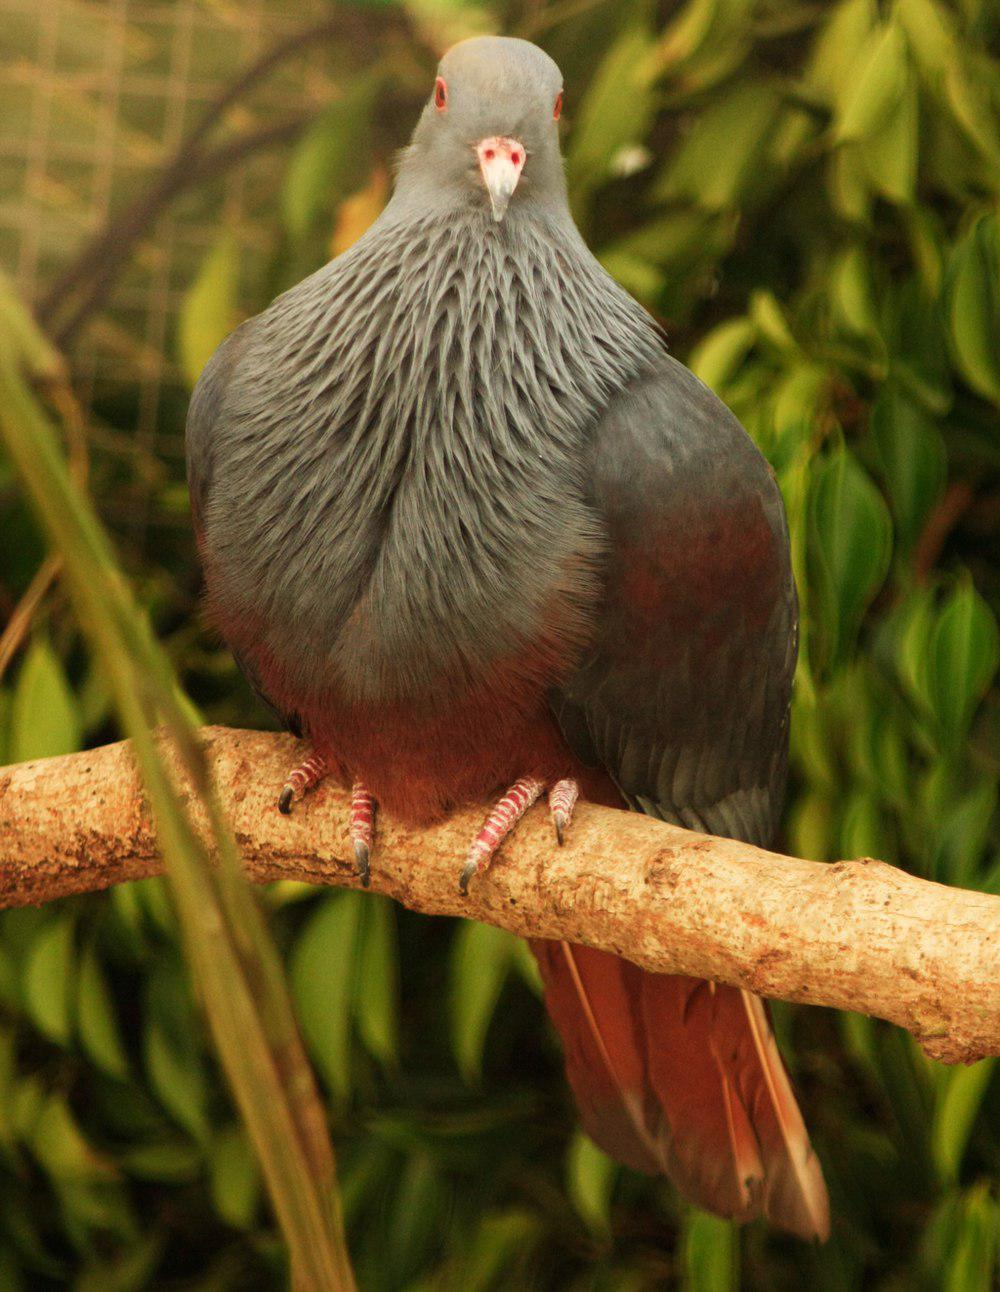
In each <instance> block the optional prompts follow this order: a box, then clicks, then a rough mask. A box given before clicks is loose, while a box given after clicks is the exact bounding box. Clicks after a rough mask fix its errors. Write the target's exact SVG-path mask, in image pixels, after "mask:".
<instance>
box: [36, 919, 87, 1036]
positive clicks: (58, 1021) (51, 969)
mask: <svg viewBox="0 0 1000 1292" xmlns="http://www.w3.org/2000/svg"><path fill="white" fill-rule="evenodd" d="M74 959H75V957H74V953H73V918H72V916H70V915H69V914H60V915H57V916H56V917H55V918H54V919H52V920H49V921H48V922H47V923H46V924H44V925H43V926H42V929H41V931H40V932H39V934H38V936H37V937H36V938H35V940H34V942H33V943H32V944H31V949H30V951H29V952H28V959H27V963H26V964H25V969H24V1003H25V1005H26V1006H27V1009H28V1013H29V1014H30V1015H31V1017H32V1019H33V1020H34V1022H35V1023H36V1024H37V1026H38V1027H39V1029H40V1030H41V1031H42V1032H44V1033H45V1035H46V1036H47V1037H49V1039H50V1040H52V1041H56V1042H57V1043H58V1044H59V1045H66V1043H67V1042H68V1041H69V1037H70V1029H71V1017H72V1015H71V1001H72V993H73V987H74V984H75V980H76V969H75V965H74Z"/></svg>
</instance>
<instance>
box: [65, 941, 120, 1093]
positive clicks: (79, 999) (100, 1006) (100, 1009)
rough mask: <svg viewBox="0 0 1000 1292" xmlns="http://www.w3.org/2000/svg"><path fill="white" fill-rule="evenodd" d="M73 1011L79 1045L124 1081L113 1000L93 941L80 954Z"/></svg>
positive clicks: (114, 1075)
mask: <svg viewBox="0 0 1000 1292" xmlns="http://www.w3.org/2000/svg"><path fill="white" fill-rule="evenodd" d="M76 1014H77V1024H76V1025H77V1031H78V1033H79V1036H80V1040H81V1042H82V1043H83V1048H84V1049H85V1050H86V1051H87V1053H88V1054H89V1055H90V1057H91V1058H92V1059H93V1060H94V1062H95V1063H96V1064H97V1065H98V1067H100V1068H102V1069H103V1070H104V1071H105V1072H107V1073H108V1074H109V1075H110V1076H112V1077H117V1078H118V1079H119V1080H121V1081H124V1080H125V1079H126V1078H127V1076H128V1058H127V1056H126V1054H125V1047H124V1045H123V1044H122V1039H121V1033H120V1032H119V1030H118V1021H117V1019H116V1017H115V1008H114V1001H113V1000H112V997H111V993H110V991H109V990H108V985H107V982H106V981H105V977H104V970H103V969H102V968H101V963H100V960H99V959H98V958H97V953H96V951H95V949H94V946H93V944H91V945H90V946H88V947H87V948H86V949H85V950H84V952H83V954H82V955H81V957H80V971H79V977H78V980H77V983H76Z"/></svg>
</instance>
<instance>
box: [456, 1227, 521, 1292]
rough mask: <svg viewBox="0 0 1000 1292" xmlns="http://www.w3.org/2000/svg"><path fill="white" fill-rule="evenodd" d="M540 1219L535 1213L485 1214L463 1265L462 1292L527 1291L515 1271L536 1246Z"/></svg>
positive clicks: (469, 1246) (460, 1284)
mask: <svg viewBox="0 0 1000 1292" xmlns="http://www.w3.org/2000/svg"><path fill="white" fill-rule="evenodd" d="M540 1228H541V1225H540V1217H539V1216H538V1215H537V1214H536V1213H535V1212H534V1211H528V1210H524V1209H519V1208H513V1207H512V1208H510V1209H508V1210H506V1211H499V1212H488V1213H487V1214H486V1215H485V1216H483V1218H482V1219H481V1220H480V1221H479V1222H478V1223H477V1225H476V1229H475V1233H474V1234H473V1236H472V1240H471V1242H470V1243H469V1245H468V1247H467V1249H466V1251H465V1253H464V1255H465V1260H464V1261H463V1264H462V1271H461V1281H460V1282H459V1283H458V1284H457V1286H458V1287H460V1288H461V1289H462V1292H491V1290H493V1289H497V1288H504V1287H507V1288H514V1287H526V1286H527V1284H526V1283H525V1281H524V1279H523V1278H517V1277H516V1275H515V1273H514V1271H516V1270H520V1269H521V1268H522V1267H523V1264H524V1260H525V1257H527V1256H528V1255H530V1253H531V1252H532V1250H533V1249H534V1248H535V1247H536V1246H537V1245H538V1241H539V1233H540Z"/></svg>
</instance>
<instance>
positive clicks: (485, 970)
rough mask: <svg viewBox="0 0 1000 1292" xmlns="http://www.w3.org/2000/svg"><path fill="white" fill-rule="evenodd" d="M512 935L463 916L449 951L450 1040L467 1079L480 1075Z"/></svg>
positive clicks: (507, 967) (509, 958) (510, 952)
mask: <svg viewBox="0 0 1000 1292" xmlns="http://www.w3.org/2000/svg"><path fill="white" fill-rule="evenodd" d="M514 942H515V939H514V938H513V937H512V936H511V934H509V933H507V932H505V931H504V930H503V929H498V928H494V926H493V925H492V924H478V923H476V922H475V921H473V920H463V921H462V922H461V923H460V924H459V926H458V929H457V930H456V932H455V939H454V942H453V944H452V952H451V995H450V1000H451V1044H452V1049H453V1051H454V1054H455V1060H456V1062H457V1063H458V1067H459V1070H460V1071H461V1073H462V1075H463V1076H464V1077H465V1079H466V1081H470V1082H474V1081H477V1080H478V1079H479V1074H480V1072H481V1070H482V1061H483V1047H484V1045H485V1043H486V1032H487V1029H488V1028H489V1025H490V1020H491V1019H492V1017H493V1014H494V1011H495V1010H496V1006H497V1001H498V1000H499V998H500V991H501V988H502V987H503V985H504V983H505V982H506V981H507V975H508V974H509V973H510V970H511V966H512V964H513V956H514V950H513V948H514Z"/></svg>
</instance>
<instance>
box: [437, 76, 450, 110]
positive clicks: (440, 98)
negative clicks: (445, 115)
mask: <svg viewBox="0 0 1000 1292" xmlns="http://www.w3.org/2000/svg"><path fill="white" fill-rule="evenodd" d="M447 105H448V87H447V85H445V83H444V77H443V76H439V77H438V79H437V80H436V81H435V82H434V106H435V107H436V108H437V110H438V112H443V111H444V110H445V108H446V107H447Z"/></svg>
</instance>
